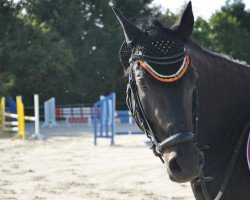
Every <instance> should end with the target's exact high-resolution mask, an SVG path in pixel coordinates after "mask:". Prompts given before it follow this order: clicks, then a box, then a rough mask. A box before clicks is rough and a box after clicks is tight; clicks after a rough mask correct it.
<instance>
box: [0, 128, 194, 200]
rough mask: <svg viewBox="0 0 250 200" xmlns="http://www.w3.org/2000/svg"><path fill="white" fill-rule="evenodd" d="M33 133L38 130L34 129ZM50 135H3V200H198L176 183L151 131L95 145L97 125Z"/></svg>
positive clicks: (0, 182)
mask: <svg viewBox="0 0 250 200" xmlns="http://www.w3.org/2000/svg"><path fill="white" fill-rule="evenodd" d="M29 131H30V132H32V129H30V130H29ZM41 132H42V133H43V134H44V135H45V136H46V139H45V140H27V141H23V140H16V141H11V140H10V139H9V137H6V136H4V137H3V136H2V137H0V200H45V199H46V200H57V199H58V200H100V199H101V200H128V199H133V200H148V199H150V200H163V199H164V200H168V199H171V200H193V199H194V197H193V195H192V192H191V189H190V185H189V183H187V184H177V183H173V182H171V181H170V180H169V179H168V176H167V174H166V171H165V167H164V165H162V164H161V162H160V160H159V159H158V158H156V157H154V156H153V154H152V152H151V151H150V150H149V149H148V146H147V145H146V144H145V142H146V141H147V139H146V136H145V135H124V136H116V137H115V143H116V144H115V145H114V146H110V145H109V141H108V140H106V139H100V140H98V142H99V144H98V146H94V145H93V133H92V131H91V128H84V127H76V126H73V127H67V126H65V125H64V126H63V125H60V127H58V128H50V129H49V128H46V129H42V130H41Z"/></svg>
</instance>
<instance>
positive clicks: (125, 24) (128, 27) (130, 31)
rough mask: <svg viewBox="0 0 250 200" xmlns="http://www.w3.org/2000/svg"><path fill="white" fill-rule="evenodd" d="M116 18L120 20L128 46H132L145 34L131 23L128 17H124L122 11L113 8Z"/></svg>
mask: <svg viewBox="0 0 250 200" xmlns="http://www.w3.org/2000/svg"><path fill="white" fill-rule="evenodd" d="M112 9H113V11H114V13H115V16H116V17H117V19H118V20H119V22H120V24H121V26H122V28H123V31H124V35H125V40H126V42H127V44H131V43H132V42H133V41H135V40H136V39H137V38H138V37H139V36H140V35H141V34H142V33H143V32H142V31H141V30H140V29H139V28H137V27H136V26H135V25H134V24H133V23H132V22H130V21H129V20H128V19H127V18H126V17H124V16H123V15H122V14H121V12H120V10H118V9H117V8H114V7H112Z"/></svg>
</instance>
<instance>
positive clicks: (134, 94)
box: [126, 53, 198, 163]
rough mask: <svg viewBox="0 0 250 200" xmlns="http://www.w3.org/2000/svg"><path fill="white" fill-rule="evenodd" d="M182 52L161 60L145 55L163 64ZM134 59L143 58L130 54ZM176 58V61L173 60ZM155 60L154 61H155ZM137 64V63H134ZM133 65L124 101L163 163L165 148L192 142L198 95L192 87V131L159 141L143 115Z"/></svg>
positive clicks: (178, 56) (195, 124) (194, 133)
mask: <svg viewBox="0 0 250 200" xmlns="http://www.w3.org/2000/svg"><path fill="white" fill-rule="evenodd" d="M183 55H184V53H182V54H178V55H176V56H171V57H164V59H162V58H161V60H159V59H158V60H157V58H155V57H149V56H147V57H146V59H147V60H150V61H151V62H152V63H154V62H157V63H159V62H161V61H163V62H164V64H166V63H169V62H171V63H173V62H178V61H179V59H180V56H183ZM132 58H134V59H138V58H143V56H142V55H140V56H138V55H137V56H132ZM174 59H178V61H176V60H174ZM155 60H156V61H155ZM136 64H138V63H136ZM133 67H134V65H132V66H131V69H130V71H129V80H128V84H127V98H126V103H127V105H128V108H129V110H130V112H131V114H132V117H133V118H134V120H135V122H136V124H137V125H138V127H139V128H140V129H141V130H142V131H143V132H144V133H145V134H146V136H147V137H148V138H149V139H150V141H151V143H152V146H151V149H152V151H153V153H154V155H155V156H157V157H159V158H160V160H161V161H162V163H164V160H163V153H164V151H165V149H167V148H169V147H171V146H174V145H178V144H182V143H186V142H194V141H195V135H196V132H197V120H198V118H197V114H198V113H197V108H198V100H197V98H198V95H197V90H196V88H195V87H194V90H193V127H194V130H193V132H181V133H176V134H174V135H171V136H170V137H168V138H166V139H164V140H163V141H159V140H158V139H157V137H156V136H155V134H154V132H153V129H152V127H151V125H150V123H149V122H148V120H147V117H146V115H145V112H144V109H143V107H142V103H141V100H140V97H139V94H138V90H137V86H136V82H135V75H134V72H133Z"/></svg>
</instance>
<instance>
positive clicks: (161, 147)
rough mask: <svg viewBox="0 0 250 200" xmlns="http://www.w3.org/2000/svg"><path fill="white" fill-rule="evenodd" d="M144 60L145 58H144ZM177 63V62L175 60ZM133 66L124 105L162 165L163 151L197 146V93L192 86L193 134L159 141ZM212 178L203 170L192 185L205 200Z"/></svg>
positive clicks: (229, 174) (227, 179)
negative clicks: (193, 144) (148, 118)
mask: <svg viewBox="0 0 250 200" xmlns="http://www.w3.org/2000/svg"><path fill="white" fill-rule="evenodd" d="M131 58H132V59H131V60H130V62H132V61H133V59H141V58H142V59H143V56H142V55H140V56H132V57H131ZM176 58H177V59H179V55H176V56H172V57H164V60H163V62H164V63H165V64H166V63H168V60H169V62H171V63H172V62H174V59H176ZM144 59H145V58H144ZM146 59H147V60H150V62H153V63H154V61H155V59H156V58H155V57H153V58H150V57H149V56H147V57H146ZM160 61H161V60H159V59H158V60H156V61H155V62H157V63H159V62H160ZM176 62H177V60H176ZM133 64H139V62H138V63H135V62H134V63H133ZM190 65H191V62H190ZM134 66H135V65H132V66H131V69H130V71H129V80H128V84H127V92H126V93H127V97H126V103H127V106H128V108H129V110H130V112H131V115H132V117H133V118H134V120H135V122H136V124H137V125H138V127H139V128H140V129H141V130H142V131H143V132H144V133H145V134H146V136H147V137H148V138H149V139H150V141H151V143H152V146H151V147H150V149H151V150H152V151H153V154H154V155H155V156H157V157H159V158H160V160H161V161H162V163H164V162H165V161H164V159H163V153H164V151H165V150H166V149H167V148H169V147H171V146H174V145H178V144H182V143H186V142H195V143H196V144H197V133H198V126H197V122H198V92H197V89H196V87H195V86H194V88H193V132H181V133H176V134H174V135H171V136H170V137H168V138H166V139H164V140H163V141H159V140H158V139H157V137H156V135H155V134H154V132H153V129H152V127H151V125H150V123H149V122H148V120H147V117H146V115H145V112H144V109H143V106H142V103H141V100H140V97H139V94H138V90H137V86H136V81H135V75H134V70H133V67H134ZM249 126H250V123H248V125H247V126H246V128H245V130H244V133H243V134H242V135H241V137H240V139H239V140H238V143H237V145H236V148H235V150H234V153H233V156H232V158H231V160H230V163H229V166H228V169H227V172H226V175H225V178H224V180H223V182H222V185H221V187H220V190H219V192H218V194H217V195H216V197H215V198H214V200H219V199H220V198H221V197H222V195H223V193H224V192H225V190H226V187H227V184H228V182H229V179H230V177H231V174H232V171H233V169H234V165H235V163H236V160H237V157H238V154H239V151H240V148H241V146H242V144H243V141H244V136H245V135H246V133H247V130H246V129H247V128H249ZM208 148H209V146H207V145H204V146H202V147H200V149H201V150H206V149H208ZM212 180H213V177H206V176H205V175H204V172H203V169H202V171H201V175H200V176H199V177H198V178H197V179H196V180H195V183H194V184H193V186H194V187H199V186H200V187H201V190H202V194H203V197H204V199H205V200H210V199H211V198H210V196H209V193H208V190H207V186H206V182H209V181H212Z"/></svg>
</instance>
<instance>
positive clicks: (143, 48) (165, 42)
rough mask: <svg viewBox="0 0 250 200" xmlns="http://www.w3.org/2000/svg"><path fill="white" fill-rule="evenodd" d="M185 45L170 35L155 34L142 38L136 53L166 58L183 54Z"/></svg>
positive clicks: (137, 45)
mask: <svg viewBox="0 0 250 200" xmlns="http://www.w3.org/2000/svg"><path fill="white" fill-rule="evenodd" d="M183 49H184V44H183V42H182V41H181V40H179V39H177V38H175V37H173V36H172V35H170V34H168V33H162V32H155V33H154V32H153V31H152V33H150V34H145V35H144V36H142V37H140V38H139V40H138V42H137V44H136V45H135V49H134V51H135V52H140V53H141V54H144V55H150V56H157V57H161V56H162V57H164V56H172V55H175V54H177V53H180V52H182V51H183Z"/></svg>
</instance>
